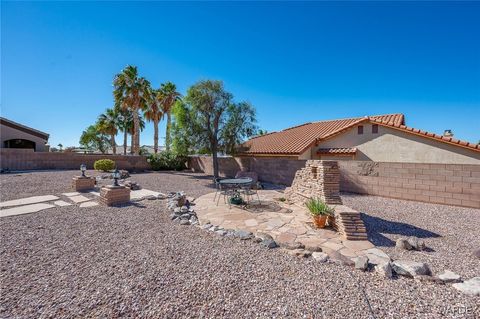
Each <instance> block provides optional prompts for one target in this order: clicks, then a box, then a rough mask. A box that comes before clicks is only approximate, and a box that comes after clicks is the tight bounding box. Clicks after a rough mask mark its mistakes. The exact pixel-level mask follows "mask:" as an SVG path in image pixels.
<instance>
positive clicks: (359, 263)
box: [354, 256, 368, 271]
mask: <svg viewBox="0 0 480 319" xmlns="http://www.w3.org/2000/svg"><path fill="white" fill-rule="evenodd" d="M354 262H355V269H360V270H362V271H365V270H367V268H368V257H366V256H361V257H357V258H355V259H354Z"/></svg>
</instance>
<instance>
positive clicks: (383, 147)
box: [302, 124, 480, 164]
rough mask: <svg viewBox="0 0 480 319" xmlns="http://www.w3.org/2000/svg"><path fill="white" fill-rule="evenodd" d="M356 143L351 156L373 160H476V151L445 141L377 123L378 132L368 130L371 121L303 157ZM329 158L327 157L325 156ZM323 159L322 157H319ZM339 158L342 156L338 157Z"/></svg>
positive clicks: (478, 156)
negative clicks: (318, 150) (321, 149)
mask: <svg viewBox="0 0 480 319" xmlns="http://www.w3.org/2000/svg"><path fill="white" fill-rule="evenodd" d="M340 147H356V148H357V154H356V156H355V160H359V161H367V160H371V161H376V162H409V163H442V164H480V152H478V151H474V150H468V149H465V148H462V147H458V146H454V145H449V144H446V143H443V142H439V141H435V140H432V139H429V138H425V137H421V136H416V135H413V134H409V133H405V132H401V131H399V130H395V129H392V128H388V127H384V126H380V125H379V126H378V133H377V134H373V133H372V125H371V124H364V125H363V134H362V135H358V133H357V127H353V128H352V129H350V130H348V131H347V132H345V133H343V134H340V135H338V136H336V137H333V138H331V139H328V140H326V141H324V142H322V143H320V144H319V145H318V146H316V147H314V148H313V149H312V150H308V151H307V152H305V154H302V156H303V157H306V156H307V154H311V157H312V158H319V156H318V155H316V150H317V149H318V148H340ZM329 158H330V157H329ZM322 159H323V157H322ZM338 159H339V160H341V159H343V157H338Z"/></svg>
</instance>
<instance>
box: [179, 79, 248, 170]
mask: <svg viewBox="0 0 480 319" xmlns="http://www.w3.org/2000/svg"><path fill="white" fill-rule="evenodd" d="M175 116H176V117H175V121H176V123H175V143H174V145H175V147H178V148H182V149H185V148H187V149H189V148H191V147H192V146H194V148H195V149H196V150H207V151H209V152H210V153H211V154H212V158H213V172H214V176H215V177H218V157H217V153H218V151H219V150H220V149H221V148H228V149H230V150H232V149H233V146H234V145H235V144H236V143H238V142H239V141H241V140H242V139H243V138H246V137H249V136H251V135H252V134H254V133H255V131H256V126H255V125H254V123H255V111H254V109H253V107H252V106H251V105H250V104H248V103H246V102H241V103H238V104H235V103H234V102H233V95H232V94H231V93H229V92H227V91H225V89H224V86H223V83H222V82H221V81H212V80H205V81H200V82H198V83H196V84H195V85H193V86H191V87H190V88H189V89H188V91H187V95H186V96H185V98H184V103H183V104H182V103H178V104H177V105H176V108H175Z"/></svg>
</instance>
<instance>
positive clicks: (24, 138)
mask: <svg viewBox="0 0 480 319" xmlns="http://www.w3.org/2000/svg"><path fill="white" fill-rule="evenodd" d="M48 137H49V135H48V134H47V133H44V132H42V131H39V130H36V129H33V128H31V127H28V126H25V125H22V124H20V123H17V122H14V121H11V120H8V119H6V118H4V117H0V139H1V145H0V147H1V148H23V149H33V150H34V151H35V152H48V150H49V147H48V145H47V143H48Z"/></svg>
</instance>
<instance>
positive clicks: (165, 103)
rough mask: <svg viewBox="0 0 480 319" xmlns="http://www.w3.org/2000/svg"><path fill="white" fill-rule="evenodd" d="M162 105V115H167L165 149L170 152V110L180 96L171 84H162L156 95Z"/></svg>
mask: <svg viewBox="0 0 480 319" xmlns="http://www.w3.org/2000/svg"><path fill="white" fill-rule="evenodd" d="M157 95H158V97H157V99H159V100H160V101H161V105H162V112H163V114H167V130H166V134H165V149H166V150H167V151H169V150H170V144H171V139H170V128H171V126H172V115H171V112H172V108H173V105H174V104H175V102H176V101H177V100H178V99H180V97H181V96H182V95H181V94H180V93H178V92H177V87H176V86H175V84H173V83H172V82H166V83H163V84H162V85H161V86H160V89H159V90H158V93H157Z"/></svg>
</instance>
